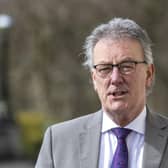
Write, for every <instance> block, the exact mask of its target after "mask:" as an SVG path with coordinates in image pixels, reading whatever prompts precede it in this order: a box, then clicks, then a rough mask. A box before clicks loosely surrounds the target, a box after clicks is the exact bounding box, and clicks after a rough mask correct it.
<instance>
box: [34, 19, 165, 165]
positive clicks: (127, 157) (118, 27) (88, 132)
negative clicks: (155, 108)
mask: <svg viewBox="0 0 168 168" xmlns="http://www.w3.org/2000/svg"><path fill="white" fill-rule="evenodd" d="M84 48H85V56H86V57H85V59H86V60H85V65H86V66H88V67H89V69H90V71H91V76H92V80H93V85H94V89H95V91H96V92H97V94H98V96H99V99H100V102H101V107H102V108H101V110H100V111H98V112H96V113H93V114H90V115H87V116H84V117H80V118H77V119H74V120H71V121H67V122H64V123H60V124H56V125H53V126H51V127H49V128H48V130H47V131H46V133H45V137H44V141H43V144H42V147H41V150H40V153H39V157H38V160H37V163H36V168H67V167H68V168H168V159H167V158H168V120H167V119H166V118H165V117H162V116H161V115H159V114H155V113H152V112H150V111H149V109H148V108H147V106H146V98H147V95H148V94H149V92H150V91H151V87H152V85H153V81H154V64H153V57H152V50H151V41H150V39H149V37H148V35H147V33H146V32H145V31H144V30H143V29H142V28H141V27H140V26H139V25H137V24H136V23H135V22H134V21H132V20H129V19H122V18H114V19H112V20H111V21H109V22H108V23H106V24H102V25H100V26H98V27H97V28H95V29H94V30H93V32H92V33H91V35H90V36H88V37H87V39H86V43H85V46H84ZM116 130H117V131H118V132H120V133H122V134H123V132H127V133H124V134H125V135H124V136H125V137H124V138H123V137H122V138H121V136H120V135H118V134H117V133H116Z"/></svg>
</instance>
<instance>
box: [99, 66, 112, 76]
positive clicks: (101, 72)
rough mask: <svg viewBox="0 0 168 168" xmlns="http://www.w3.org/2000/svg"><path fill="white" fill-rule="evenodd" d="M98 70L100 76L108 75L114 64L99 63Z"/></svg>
mask: <svg viewBox="0 0 168 168" xmlns="http://www.w3.org/2000/svg"><path fill="white" fill-rule="evenodd" d="M96 70H97V73H98V75H99V76H101V77H106V76H107V75H108V74H109V73H110V72H111V71H112V66H111V65H97V66H96Z"/></svg>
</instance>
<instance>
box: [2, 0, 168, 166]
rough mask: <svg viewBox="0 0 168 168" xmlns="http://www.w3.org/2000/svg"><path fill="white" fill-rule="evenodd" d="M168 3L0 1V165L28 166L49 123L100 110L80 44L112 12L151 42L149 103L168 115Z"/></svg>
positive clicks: (132, 0) (133, 0)
mask: <svg viewBox="0 0 168 168" xmlns="http://www.w3.org/2000/svg"><path fill="white" fill-rule="evenodd" d="M167 7H168V1H165V0H159V1H158V0H148V1H147V0H141V1H139V0H125V1H124V0H121V1H116V0H104V1H102V0H85V1H83V0H68V1H65V0H43V1H42V0H27V1H26V0H0V167H1V168H10V167H17V168H20V167H24V168H32V167H34V166H33V165H34V162H35V160H36V158H37V154H38V152H39V148H40V145H41V141H42V138H43V134H44V131H45V129H46V128H47V126H48V125H51V124H53V123H57V122H61V121H65V120H68V119H72V118H74V117H78V116H81V115H85V114H88V113H91V112H94V111H96V110H98V109H99V108H100V105H99V101H98V99H97V96H96V94H95V93H94V91H93V87H92V83H91V80H90V76H89V75H90V74H89V72H88V71H87V70H85V69H84V68H83V67H82V62H83V48H82V47H83V44H84V40H85V37H86V36H88V35H89V33H90V32H91V31H92V29H93V28H94V27H95V26H97V25H98V24H101V23H102V22H107V21H108V20H110V19H111V18H113V17H124V18H130V19H133V20H135V21H136V22H137V23H138V24H140V25H141V26H142V27H143V28H145V29H146V30H147V32H148V34H149V36H150V37H151V39H152V41H153V53H154V60H155V65H156V82H155V87H154V90H153V93H152V95H151V96H150V97H149V100H148V104H149V106H150V107H151V109H153V110H154V111H156V112H157V111H158V112H160V113H162V114H165V115H167V116H168V111H167V100H168V94H167V93H168V87H167V86H168V73H167V71H168V66H167V64H168V59H167V57H168V56H167V55H168V46H167V42H168V40H167V39H168V38H167V31H168V22H167V18H168V10H167Z"/></svg>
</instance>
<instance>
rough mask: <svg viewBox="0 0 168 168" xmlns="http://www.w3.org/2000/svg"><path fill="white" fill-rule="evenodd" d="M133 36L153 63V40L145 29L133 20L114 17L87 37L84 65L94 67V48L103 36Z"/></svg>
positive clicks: (150, 62)
mask: <svg viewBox="0 0 168 168" xmlns="http://www.w3.org/2000/svg"><path fill="white" fill-rule="evenodd" d="M125 37H128V38H133V39H136V40H138V41H139V42H140V44H141V46H142V48H143V51H144V59H145V61H146V62H147V63H148V64H153V56H152V49H151V46H152V42H151V40H150V38H149V36H148V34H147V32H146V31H145V30H143V29H142V28H141V27H140V26H139V25H138V24H136V23H135V22H134V21H133V20H130V19H123V18H114V19H112V20H110V21H109V22H108V23H106V24H101V25H99V26H98V27H96V28H95V29H94V30H93V31H92V32H91V34H90V35H89V36H88V37H87V38H86V41H85V44H84V54H85V58H84V59H85V60H84V64H83V65H84V66H86V67H87V68H89V69H90V70H91V68H92V67H93V49H94V47H95V45H96V43H97V42H98V41H99V40H101V39H103V38H110V39H114V40H115V39H121V38H125Z"/></svg>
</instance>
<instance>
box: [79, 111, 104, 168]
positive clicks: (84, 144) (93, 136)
mask: <svg viewBox="0 0 168 168" xmlns="http://www.w3.org/2000/svg"><path fill="white" fill-rule="evenodd" d="M101 116H102V113H101V112H98V113H96V114H95V116H94V117H93V118H91V119H90V120H89V121H88V123H87V128H86V130H85V131H83V132H82V133H81V134H80V136H79V142H80V168H97V167H98V159H99V147H100V132H101V118H102V117H101ZM90 122H91V123H90Z"/></svg>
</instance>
